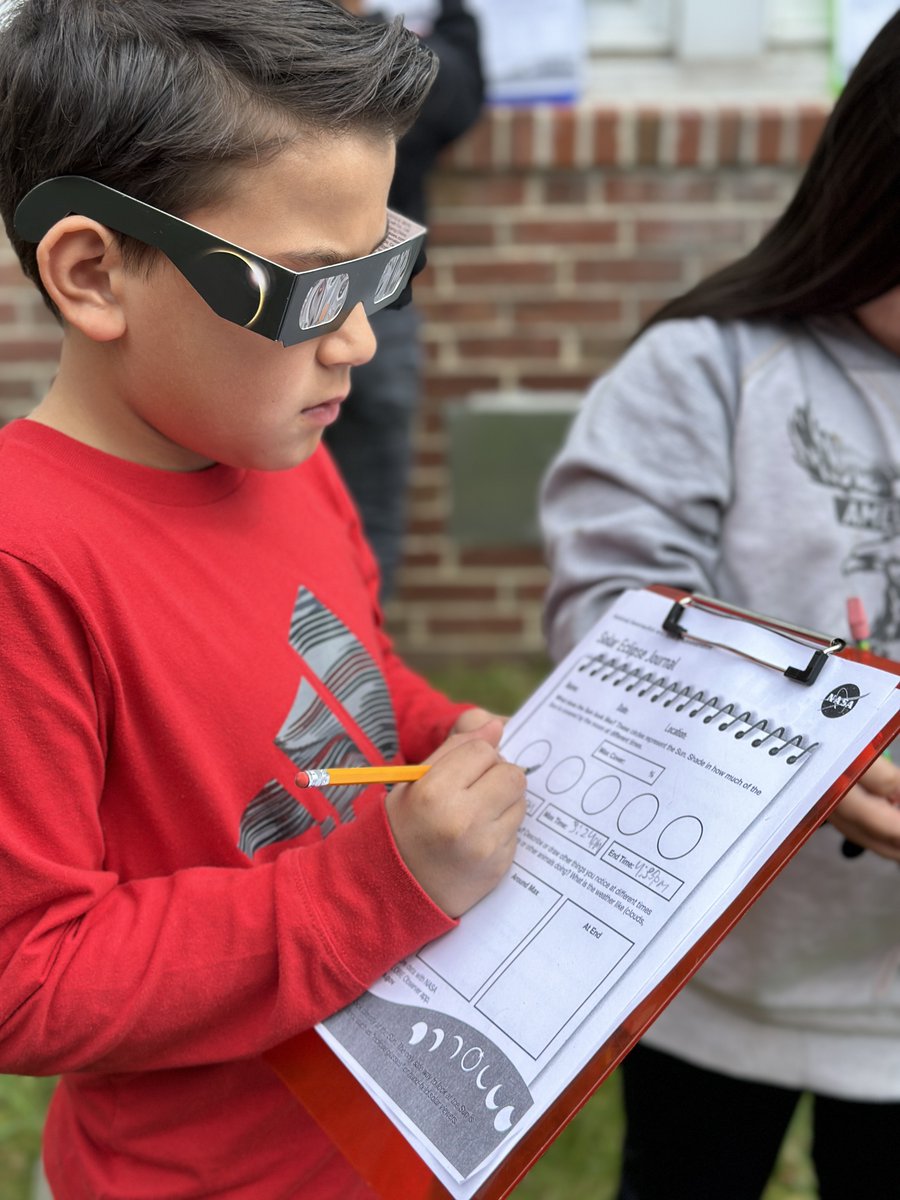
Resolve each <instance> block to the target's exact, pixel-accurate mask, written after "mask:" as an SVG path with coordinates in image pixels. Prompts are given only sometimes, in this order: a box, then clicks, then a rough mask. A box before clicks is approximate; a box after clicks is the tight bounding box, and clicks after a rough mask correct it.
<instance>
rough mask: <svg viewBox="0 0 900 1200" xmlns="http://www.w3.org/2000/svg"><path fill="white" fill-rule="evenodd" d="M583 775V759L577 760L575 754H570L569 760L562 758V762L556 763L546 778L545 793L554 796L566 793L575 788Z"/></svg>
mask: <svg viewBox="0 0 900 1200" xmlns="http://www.w3.org/2000/svg"><path fill="white" fill-rule="evenodd" d="M583 774H584V759H583V758H579V757H578V755H577V754H572V755H570V756H569V758H564V759H563V760H562V762H559V763H557V764H556V766H555V767H554V768H553V770H552V771H551V772H550V774H549V775H548V777H547V785H546V786H547V791H548V792H552V793H553V795H554V796H558V795H559V794H560V792H567V791H568V790H569V788H573V787H574V786H575V784H576V783H577V782H578V780H579V779H580V778H581V777H582V775H583Z"/></svg>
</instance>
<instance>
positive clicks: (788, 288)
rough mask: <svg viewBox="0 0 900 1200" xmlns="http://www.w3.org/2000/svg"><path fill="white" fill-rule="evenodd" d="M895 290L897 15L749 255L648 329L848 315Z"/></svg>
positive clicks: (898, 228)
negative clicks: (680, 320) (697, 320)
mask: <svg viewBox="0 0 900 1200" xmlns="http://www.w3.org/2000/svg"><path fill="white" fill-rule="evenodd" d="M898 284H900V12H898V13H896V14H895V15H894V16H893V17H891V19H890V20H889V21H888V22H887V24H886V25H885V26H884V28H883V29H882V30H881V32H880V33H879V34H878V35H877V37H876V38H875V39H874V41H873V42H872V44H871V45H870V46H869V48H868V49H867V51H866V52H865V54H864V55H863V57H862V58H861V59H860V61H859V63H858V64H857V66H856V68H855V70H854V71H853V72H852V74H851V76H850V78H849V79H848V81H847V84H846V87H845V88H844V90H843V92H842V93H841V95H840V97H839V98H838V100H837V103H836V104H835V106H834V108H833V110H832V112H831V114H830V115H829V118H828V121H827V122H826V125H825V127H824V129H823V131H822V134H821V136H820V138H819V141H818V143H817V145H816V148H815V151H814V153H813V156H812V158H811V159H810V162H809V165H808V167H807V169H806V171H805V172H804V174H803V177H802V179H801V181H800V184H799V186H798V188H797V191H796V193H795V194H794V197H793V199H792V200H791V202H790V204H789V205H788V207H787V208H786V209H785V211H784V213H783V214H782V215H781V216H780V217H779V219H778V220H777V221H776V222H775V224H774V225H773V226H772V228H771V229H770V230H769V232H768V233H767V234H766V235H765V236H764V237H763V238H762V240H761V241H760V242H759V243H758V244H757V245H756V246H755V247H754V249H753V250H751V251H750V252H749V254H746V255H744V256H743V257H742V258H739V259H737V260H736V261H735V262H733V263H731V264H730V265H728V266H727V267H724V268H722V269H721V270H719V271H716V272H714V273H713V274H712V275H709V276H708V277H707V278H706V279H704V280H701V282H700V283H698V284H697V285H696V286H695V287H693V288H691V289H690V290H689V291H687V292H685V293H684V294H683V295H681V296H677V297H676V298H675V299H673V300H670V301H669V302H668V303H667V304H664V305H663V306H662V308H660V309H659V310H658V311H657V312H656V313H655V314H654V315H653V316H652V317H651V318H650V320H649V321H648V322H647V325H652V324H656V323H657V322H659V321H665V320H670V319H672V318H675V317H697V316H710V317H715V318H717V319H719V320H728V319H733V318H752V317H774V318H781V319H784V318H788V319H789V318H796V317H805V316H812V315H814V314H825V313H846V312H850V311H852V310H853V309H855V308H858V307H859V305H861V304H863V303H865V302H866V301H867V300H872V299H874V297H876V296H880V295H881V294H882V293H884V292H887V291H890V289H891V288H894V287H896V286H897V285H898ZM645 328H646V325H645Z"/></svg>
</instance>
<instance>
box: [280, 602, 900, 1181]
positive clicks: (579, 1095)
mask: <svg viewBox="0 0 900 1200" xmlns="http://www.w3.org/2000/svg"><path fill="white" fill-rule="evenodd" d="M646 590H647V591H649V592H651V593H653V594H655V595H657V596H659V597H663V598H665V599H666V600H667V601H668V600H670V601H671V606H670V607H669V609H668V612H667V615H666V617H665V620H664V622H663V628H664V629H665V632H666V634H667V635H668V636H669V637H671V638H672V639H674V640H686V641H695V642H699V643H700V644H702V645H706V646H710V647H715V648H717V649H719V650H724V651H728V652H733V653H735V654H737V655H739V656H741V657H744V658H747V657H750V658H751V661H752V663H753V664H755V666H756V667H758V668H759V669H761V670H776V671H778V672H779V673H781V674H783V675H784V676H785V677H786V678H787V679H790V680H792V681H793V682H794V684H796V686H797V687H798V688H801V689H802V688H809V687H812V686H813V684H815V682H816V680H817V679H818V676H819V674H820V672H821V670H822V668H823V666H824V664H825V662H827V660H828V659H829V658H840V659H843V660H845V661H848V662H854V663H860V664H863V665H866V666H871V667H875V668H877V669H878V670H879V671H882V672H886V673H887V674H889V675H893V676H895V677H897V684H896V686H897V687H900V663H895V662H893V661H890V660H887V659H883V658H880V657H877V656H875V655H872V654H869V653H868V652H862V651H858V650H856V649H855V648H853V647H849V646H847V645H846V643H845V642H844V641H843V640H842V639H840V638H830V639H829V638H827V637H824V636H823V635H821V634H819V633H816V632H814V631H811V630H807V629H803V628H801V627H799V626H796V625H792V624H789V623H787V622H782V621H779V620H776V619H772V618H768V617H764V616H761V615H760V614H756V613H752V612H749V611H747V610H743V609H740V608H737V607H735V606H732V605H728V604H724V603H723V602H721V601H719V600H715V599H712V598H709V597H703V596H699V595H694V594H691V593H688V592H685V591H682V590H678V589H675V588H671V587H665V586H661V585H660V586H655V587H652V588H648V589H646ZM698 610H702V611H703V612H705V613H707V614H712V615H713V616H716V617H722V618H723V621H722V636H721V639H718V638H717V639H716V640H712V639H710V638H709V637H708V636H703V637H700V636H697V635H696V633H695V632H694V631H693V613H695V612H697V611H698ZM733 622H738V623H749V624H751V625H754V626H757V627H759V628H761V629H765V630H769V631H771V632H773V633H775V634H778V635H780V637H781V638H783V639H784V647H785V657H784V659H783V660H778V661H776V660H775V658H774V657H773V658H772V659H771V660H769V659H760V658H755V657H753V656H751V655H748V654H747V653H746V651H745V650H744V649H743V648H742V647H741V646H740V644H739V639H734V638H732V637H731V636H729V630H733V629H734V628H735V626H734V625H733V624H730V623H733ZM898 733H900V710H897V711H893V712H892V715H891V716H890V717H889V718H888V719H887V720H886V721H885V723H884V724H883V725H882V726H881V727H880V728H879V729H877V731H876V732H875V733H874V734H873V736H872V738H871V740H870V741H869V742H868V744H867V745H866V746H865V748H864V749H863V750H862V751H861V752H860V753H859V754H857V756H856V757H855V758H854V759H853V761H852V762H851V763H850V764H849V765H848V766H846V767H845V769H844V770H842V771H841V772H840V774H838V775H837V776H836V777H835V778H834V779H833V780H832V782H831V783H830V785H829V786H828V787H827V790H826V791H825V792H824V794H823V795H822V796H821V797H820V798H819V799H818V801H816V802H815V803H814V804H813V805H812V807H810V808H809V809H808V811H807V812H806V814H805V815H804V816H803V817H802V819H801V820H800V821H799V822H798V823H797V824H796V825H795V826H794V827H793V828H792V829H791V830H790V831H789V832H788V834H787V836H786V837H785V838H784V840H783V841H782V842H781V844H780V846H779V847H778V848H777V850H776V851H775V852H774V853H773V854H772V855H771V856H770V857H769V858H768V859H767V860H766V861H765V863H764V864H763V865H762V866H761V868H760V869H759V870H758V871H757V872H756V874H755V875H754V876H753V877H752V879H751V880H750V882H749V883H747V884H746V886H744V887H743V889H742V890H741V891H740V893H739V894H738V895H737V897H736V898H735V899H733V900H732V901H731V903H729V904H728V905H727V907H726V908H725V909H724V911H723V912H722V913H721V914H720V915H719V916H718V917H716V918H714V919H713V921H712V922H711V924H710V925H709V927H708V928H707V929H706V930H705V932H703V933H701V934H700V935H699V937H698V938H697V940H696V941H695V942H694V943H693V944H692V945H691V946H690V947H689V949H688V950H687V951H686V952H685V953H684V954H683V956H682V957H681V958H680V959H679V960H678V961H677V962H676V963H675V965H674V966H672V968H671V969H670V970H669V971H668V973H667V974H666V975H665V977H664V978H663V979H662V980H661V982H659V983H658V985H657V986H655V987H654V988H653V989H652V991H650V992H649V994H648V995H646V996H645V997H644V998H643V999H642V1000H641V1001H639V1002H638V1003H637V1004H636V1005H635V1006H634V1007H633V1008H632V1009H631V1010H630V1011H629V1012H627V1014H626V1015H625V1017H624V1018H623V1019H622V1021H621V1023H620V1024H619V1026H618V1028H616V1029H615V1031H614V1033H613V1034H612V1036H610V1037H609V1038H608V1039H607V1040H605V1041H604V1043H603V1044H602V1045H601V1046H600V1047H599V1049H598V1050H597V1051H596V1053H594V1055H593V1057H591V1058H590V1061H589V1062H588V1063H587V1065H586V1066H584V1067H583V1069H581V1070H580V1071H579V1072H578V1073H577V1075H576V1076H575V1077H574V1078H573V1079H572V1080H571V1082H569V1083H568V1085H567V1086H565V1087H564V1088H563V1089H562V1090H561V1091H560V1092H559V1094H558V1095H557V1096H556V1098H555V1099H554V1100H553V1101H552V1102H551V1103H550V1104H549V1105H548V1106H547V1107H546V1108H545V1110H544V1111H543V1113H542V1114H541V1115H540V1117H539V1118H538V1119H537V1120H536V1121H535V1123H534V1124H533V1125H532V1126H531V1128H530V1129H529V1130H528V1131H527V1132H526V1133H525V1135H524V1136H523V1137H522V1138H521V1140H520V1141H518V1142H517V1143H516V1144H515V1145H514V1146H513V1147H512V1149H511V1150H510V1151H509V1152H508V1154H507V1155H506V1156H505V1157H504V1158H502V1159H501V1160H500V1162H499V1163H498V1164H497V1166H496V1168H495V1169H494V1170H493V1171H492V1173H491V1174H490V1175H489V1176H488V1178H487V1179H486V1181H485V1182H484V1183H483V1184H482V1185H481V1187H480V1188H479V1189H478V1190H477V1191H476V1192H475V1193H474V1195H473V1198H472V1200H504V1198H505V1197H507V1196H509V1195H510V1193H511V1192H512V1190H513V1189H514V1188H515V1187H516V1185H517V1184H518V1183H520V1182H521V1180H522V1179H523V1178H524V1177H525V1175H526V1174H527V1173H528V1171H529V1170H530V1169H531V1167H532V1166H534V1164H535V1163H536V1162H537V1161H538V1159H539V1158H540V1157H541V1155H542V1154H543V1153H544V1152H545V1151H546V1150H547V1149H548V1148H549V1147H550V1145H551V1144H552V1143H553V1142H554V1140H555V1139H556V1138H557V1137H558V1136H559V1134H560V1133H561V1132H562V1130H563V1129H564V1128H565V1127H566V1125H567V1124H568V1123H569V1122H570V1121H571V1120H572V1119H573V1117H575V1116H576V1114H577V1113H578V1112H579V1111H580V1110H581V1108H582V1107H583V1106H584V1105H585V1104H586V1103H587V1101H588V1100H589V1099H590V1097H591V1096H592V1095H593V1094H594V1092H595V1091H596V1090H597V1088H598V1087H599V1086H600V1085H601V1084H602V1083H603V1082H604V1081H605V1080H606V1079H607V1078H608V1076H609V1075H610V1074H611V1073H612V1071H613V1070H614V1069H615V1068H616V1067H617V1066H618V1064H619V1063H620V1062H621V1060H622V1059H623V1058H624V1057H625V1055H626V1054H627V1053H628V1051H629V1050H630V1049H631V1048H632V1046H634V1044H635V1043H636V1042H637V1041H638V1040H639V1038H640V1037H641V1036H642V1035H643V1033H644V1032H645V1031H646V1029H647V1028H648V1027H649V1026H650V1025H651V1024H652V1023H653V1021H654V1020H655V1019H656V1018H657V1017H658V1016H659V1014H660V1013H661V1012H662V1010H663V1009H664V1008H665V1007H666V1005H667V1004H668V1003H669V1002H670V1001H671V1000H672V999H673V998H674V996H675V995H676V994H677V993H678V992H679V991H680V990H681V988H682V987H683V986H684V985H685V984H686V983H687V982H688V980H689V979H690V978H691V976H692V975H693V974H694V973H695V972H696V971H697V970H698V968H699V967H700V966H701V965H702V963H703V962H704V961H705V960H706V959H707V958H708V957H709V955H710V954H711V953H712V951H713V950H714V949H715V947H716V946H717V945H718V944H719V942H720V941H721V940H722V939H723V938H724V937H725V936H726V934H727V933H728V932H729V930H730V929H731V928H732V927H733V926H734V925H735V923H736V922H737V921H738V920H739V919H740V917H741V916H742V915H743V914H744V912H746V910H747V909H748V908H749V907H750V905H751V904H752V903H753V901H754V900H755V899H756V898H757V897H758V896H759V895H760V894H761V893H762V891H764V889H765V888H766V887H767V886H768V885H769V884H770V883H771V882H772V880H773V879H774V878H775V876H776V875H777V874H778V873H779V872H780V871H781V869H782V868H783V867H784V866H785V865H786V863H787V862H788V861H789V860H790V859H791V858H792V857H793V856H794V854H796V852H797V851H798V850H799V849H800V847H801V846H802V845H803V843H804V842H805V841H806V840H807V839H808V838H809V837H810V836H811V835H812V834H813V833H814V831H815V830H816V829H817V828H818V827H819V826H820V825H821V824H822V822H824V821H825V820H826V818H827V817H828V814H829V813H830V812H831V810H832V808H834V806H835V805H836V804H837V803H838V801H839V800H840V799H841V797H842V796H843V795H844V793H845V792H846V791H847V790H848V789H849V788H850V787H851V786H852V785H853V784H854V783H855V782H856V780H857V779H858V778H859V776H860V775H861V774H862V773H863V772H864V771H865V770H866V768H867V767H868V766H869V765H870V763H871V762H872V761H873V760H874V759H875V758H876V757H877V756H878V755H879V754H880V753H882V751H883V750H884V749H886V748H887V746H888V745H889V744H890V743H891V741H892V740H893V739H894V737H895V736H896V735H897V734H898ZM265 1057H266V1060H267V1061H268V1063H269V1064H270V1066H271V1067H272V1068H273V1069H274V1070H275V1071H276V1072H277V1074H278V1075H279V1076H280V1077H281V1079H282V1080H283V1082H284V1083H285V1084H286V1085H287V1086H288V1087H289V1088H290V1090H291V1091H292V1092H293V1093H294V1095H295V1096H296V1097H297V1098H298V1100H300V1102H301V1103H302V1104H303V1105H304V1107H305V1108H306V1109H307V1110H308V1111H309V1113H310V1114H311V1115H312V1116H313V1118H314V1119H315V1120H316V1121H317V1122H318V1123H319V1124H320V1126H321V1127H322V1128H323V1129H324V1130H325V1131H326V1132H327V1133H328V1135H329V1137H330V1138H331V1139H332V1140H333V1141H334V1143H335V1144H336V1146H337V1147H338V1149H339V1150H340V1151H341V1153H342V1154H343V1155H344V1156H345V1157H346V1158H347V1159H348V1161H349V1162H350V1163H351V1164H352V1166H353V1167H354V1168H355V1169H356V1170H357V1172H358V1173H359V1174H360V1175H361V1176H362V1177H363V1178H364V1179H365V1180H366V1181H367V1182H368V1183H369V1186H370V1187H371V1188H372V1190H373V1192H374V1193H375V1194H376V1195H377V1196H380V1197H383V1198H384V1200H393V1198H395V1197H397V1196H403V1197H404V1200H407V1198H408V1200H451V1193H450V1192H449V1191H448V1190H447V1189H446V1188H445V1187H444V1186H443V1185H442V1184H441V1183H440V1181H439V1180H438V1179H436V1178H435V1176H434V1175H433V1174H432V1172H431V1171H430V1169H429V1167H428V1166H427V1165H426V1163H425V1162H424V1160H423V1159H422V1158H420V1157H419V1155H418V1153H417V1152H416V1151H415V1150H414V1149H413V1147H412V1145H411V1144H410V1142H409V1141H407V1139H406V1137H405V1136H404V1135H403V1134H401V1133H400V1132H399V1130H398V1129H397V1127H396V1126H395V1125H394V1123H393V1121H392V1120H391V1119H390V1118H388V1117H387V1116H386V1114H385V1113H384V1112H383V1111H382V1110H381V1108H379V1107H378V1105H377V1104H376V1103H375V1102H374V1101H373V1100H372V1099H371V1098H370V1097H369V1095H368V1094H367V1092H366V1091H365V1090H364V1088H363V1087H362V1085H361V1084H360V1083H359V1082H357V1080H356V1079H355V1078H354V1076H353V1075H352V1073H351V1072H350V1070H348V1068H347V1067H345V1066H344V1065H343V1064H342V1063H341V1061H340V1060H339V1059H338V1058H337V1057H336V1055H335V1054H334V1053H333V1052H332V1051H331V1049H330V1048H329V1047H328V1045H327V1044H326V1043H325V1041H324V1040H323V1039H322V1038H321V1037H320V1036H319V1035H318V1034H317V1033H316V1032H315V1031H314V1030H309V1031H306V1032H305V1033H303V1034H301V1035H300V1036H299V1037H297V1038H294V1039H292V1040H291V1041H289V1042H286V1043H284V1044H283V1045H281V1046H278V1047H276V1048H275V1049H274V1050H272V1051H270V1052H269V1053H268V1054H267V1055H266V1056H265Z"/></svg>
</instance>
